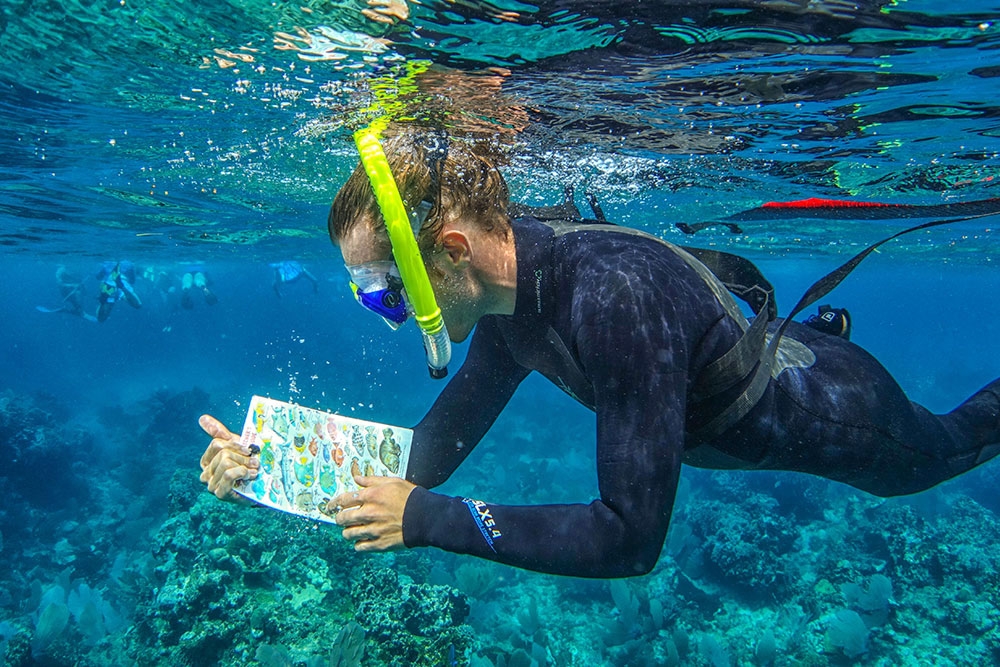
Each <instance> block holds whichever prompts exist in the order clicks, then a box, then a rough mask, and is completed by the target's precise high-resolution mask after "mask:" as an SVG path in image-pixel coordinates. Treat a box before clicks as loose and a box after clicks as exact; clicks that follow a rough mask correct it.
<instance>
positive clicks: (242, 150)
mask: <svg viewBox="0 0 1000 667" xmlns="http://www.w3.org/2000/svg"><path fill="white" fill-rule="evenodd" d="M621 4H622V3H605V2H599V1H595V2H590V3H568V2H562V1H553V2H549V3H539V4H538V5H537V6H536V5H529V4H527V3H522V2H516V1H513V0H502V1H498V2H491V3H486V2H455V3H453V2H445V1H443V0H441V1H437V0H428V1H426V2H424V3H423V4H413V3H411V4H410V5H409V6H408V7H407V10H408V16H407V18H406V19H405V20H396V21H395V22H393V23H391V24H386V25H383V24H381V23H378V22H375V21H372V20H371V19H369V18H366V17H365V16H364V15H363V14H362V13H361V10H363V9H366V8H367V5H365V4H364V3H363V2H338V3H329V2H318V1H311V0H310V1H309V2H304V3H296V4H294V5H293V4H285V3H265V2H259V1H257V0H239V1H237V0H228V1H227V2H222V3H215V4H213V5H211V6H208V5H203V4H201V3H197V4H195V5H191V6H189V5H188V4H185V3H181V2H173V1H171V2H163V1H162V0H161V1H157V2H151V1H148V0H147V1H135V2H132V1H130V0H124V1H121V2H102V3H93V2H84V1H82V0H69V1H64V2H58V3H56V2H52V1H45V0H36V1H33V2H17V3H15V2H0V54H2V55H0V58H2V60H3V63H4V65H5V67H3V68H2V69H0V91H2V94H0V119H2V124H3V127H4V128H5V130H6V131H5V132H4V133H2V134H0V157H2V159H0V256H2V261H3V268H4V270H5V272H6V275H7V283H6V284H7V285H8V289H6V290H4V292H3V296H2V297H0V322H2V323H3V324H2V329H0V332H2V333H0V337H2V340H3V343H4V344H3V347H2V349H3V350H4V353H3V354H2V355H0V453H2V454H3V460H4V461H5V463H4V464H3V465H0V492H2V497H3V499H4V500H3V503H2V504H0V563H2V564H3V566H4V567H2V568H0V664H11V665H28V664H47V665H63V664H80V665H112V664H113V665H119V664H121V665H128V664H136V665H147V664H164V665H214V664H225V665H254V664H264V665H327V664H330V665H345V664H364V665H379V664H394V665H435V666H436V665H442V664H444V665H451V664H462V665H465V664H469V665H475V666H477V667H482V666H484V665H532V664H538V665H645V664H648V665H674V664H685V665H767V664H775V665H800V664H808V665H826V664H830V665H843V664H879V665H917V664H921V665H923V664H959V665H962V664H977V665H981V664H1000V629H998V626H997V624H998V622H1000V592H998V588H997V581H998V576H1000V573H998V567H997V565H996V553H997V545H998V544H1000V519H998V515H997V513H998V512H1000V502H998V500H997V496H996V488H997V485H998V482H1000V480H998V477H1000V465H998V464H996V463H993V464H987V465H986V466H983V467H982V468H980V469H978V470H976V471H974V472H972V473H970V474H968V475H966V476H964V477H962V478H961V479H958V480H954V481H952V482H949V483H946V484H944V485H942V486H940V487H938V488H936V489H933V490H931V491H928V492H925V493H922V494H918V495H916V496H912V497H907V498H901V499H894V500H891V501H885V500H881V499H878V498H875V497H872V496H869V495H866V494H864V493H861V492H857V491H854V490H851V489H849V488H848V487H844V486H842V485H838V484H834V483H831V482H826V481H823V480H819V479H816V478H812V477H807V476H803V475H794V474H777V473H737V472H712V471H704V470H696V469H693V468H686V469H685V471H684V473H683V476H682V485H681V491H680V493H679V496H678V500H677V502H676V504H675V511H674V519H673V522H672V526H671V532H670V535H669V537H668V541H667V544H666V545H665V547H664V551H663V554H662V556H661V558H660V561H659V563H658V564H657V567H656V569H655V570H654V571H653V572H652V573H651V574H649V575H646V576H644V577H641V578H635V579H630V580H623V581H613V582H607V581H590V580H580V579H572V578H562V577H552V576H545V575H539V574H533V573H526V572H522V571H518V570H515V569H512V568H507V567H504V566H499V565H494V564H491V563H487V562H482V561H478V560H475V559H472V558H469V557H462V556H455V555H452V554H445V553H440V552H434V551H430V550H413V551H406V552H398V553H394V554H384V555H377V556H360V555H357V554H354V553H353V552H352V551H351V550H350V548H349V547H348V545H347V544H346V543H344V542H343V540H341V538H340V537H339V535H338V532H339V531H338V530H336V529H331V528H329V527H317V526H315V525H313V524H311V523H308V522H304V521H299V520H296V519H293V518H290V517H286V516H283V515H279V514H277V513H272V512H265V511H264V510H257V511H251V510H246V509H242V508H237V507H233V506H230V505H227V504H224V503H221V502H219V501H217V500H216V499H214V498H213V497H212V496H210V495H209V494H207V493H205V492H204V491H203V490H202V488H201V487H200V486H199V484H198V481H197V475H198V472H199V468H198V460H199V457H200V455H201V453H202V451H203V450H204V448H205V445H206V444H207V442H206V438H205V437H204V435H203V434H202V433H201V431H200V429H199V428H198V425H197V418H198V416H199V415H200V414H202V413H205V412H209V413H212V414H215V415H217V416H218V417H219V418H221V419H223V420H224V421H226V422H227V423H230V424H234V425H235V424H239V423H240V422H241V420H242V418H243V415H244V413H245V410H246V405H247V401H248V399H249V398H250V396H251V395H253V394H255V393H256V394H265V395H270V396H272V397H275V398H279V399H282V400H292V401H295V402H298V403H301V404H304V405H309V406H313V407H319V408H323V409H329V410H333V411H337V412H340V413H343V414H349V415H352V416H358V417H362V418H367V419H373V420H378V421H384V422H389V423H394V424H402V425H412V424H414V423H416V422H417V421H418V420H419V419H420V418H421V417H422V415H423V414H424V413H425V411H426V410H427V409H428V408H429V407H430V405H431V404H432V403H433V401H434V398H435V396H436V395H437V393H438V392H439V391H440V389H441V386H442V385H441V383H439V382H435V381H433V380H431V379H429V378H428V377H427V373H426V369H425V367H424V362H423V353H422V350H421V347H420V340H419V336H417V334H416V332H415V331H414V330H413V329H412V327H408V328H404V329H403V330H401V331H399V332H396V333H395V334H393V333H391V332H390V331H389V330H388V329H386V328H385V326H384V325H383V324H382V323H380V322H378V321H376V320H374V318H371V317H366V316H365V315H364V313H363V312H362V311H361V310H360V309H359V308H358V307H357V305H356V304H354V303H353V299H352V297H351V293H350V291H349V289H348V288H347V284H346V278H347V276H346V272H345V271H344V269H343V266H342V264H341V262H340V258H339V253H338V252H337V251H336V250H335V249H334V248H333V247H332V246H331V245H330V243H329V240H328V239H327V238H326V232H325V225H324V223H325V216H326V210H327V206H328V204H329V202H330V201H331V199H332V198H333V196H334V194H335V193H336V191H337V189H338V188H339V186H340V184H342V183H343V181H344V180H345V179H346V177H347V176H348V175H349V174H350V172H351V170H352V169H353V168H354V167H355V165H356V163H357V158H356V154H355V153H354V149H353V144H352V143H351V141H350V131H351V130H352V129H354V128H355V127H357V126H358V125H359V124H361V123H363V120H364V119H365V118H366V116H365V115H364V109H365V108H366V107H368V106H369V105H370V104H371V103H372V101H373V99H375V97H376V92H377V91H378V90H380V88H379V87H380V86H382V87H384V86H386V85H387V82H397V83H398V81H399V80H401V79H403V78H404V77H405V76H406V71H407V70H406V64H407V63H413V62H416V61H418V60H428V61H431V62H433V63H434V66H433V67H432V69H431V70H430V72H429V73H427V74H425V75H423V76H422V78H418V81H419V82H420V88H419V90H418V92H417V93H415V94H407V93H405V92H404V93H403V94H401V95H400V98H399V99H401V100H402V101H403V102H404V107H405V110H406V113H407V114H408V115H411V116H413V117H415V118H417V120H418V122H420V123H424V124H429V125H435V126H445V127H447V128H449V130H450V131H452V132H454V133H455V134H456V135H460V136H461V135H464V136H470V137H478V138H487V139H492V140H494V141H496V142H497V143H499V144H501V145H503V146H505V147H506V148H507V150H508V151H509V153H510V155H511V159H510V164H509V165H508V166H507V167H506V169H505V173H506V175H507V176H508V178H509V181H510V183H511V189H512V194H513V197H514V199H515V200H517V201H520V202H524V203H528V204H534V205H542V204H553V203H556V202H558V201H559V200H560V198H561V197H562V193H563V190H564V188H565V187H567V186H573V187H575V193H576V203H577V204H578V205H579V206H580V207H581V209H583V210H586V206H587V204H586V201H585V199H584V193H585V192H592V193H593V194H594V195H595V196H596V197H597V199H598V201H600V203H601V205H602V207H603V209H604V211H605V213H606V214H607V216H608V218H609V219H611V220H615V221H618V222H621V223H623V224H628V225H631V226H634V227H637V228H641V229H644V230H646V231H650V232H653V233H656V234H658V235H661V236H663V237H664V238H667V239H669V240H671V241H674V242H677V243H686V244H691V245H696V246H700V247H711V248H716V249H722V250H727V251H730V252H736V253H738V254H742V255H744V256H746V257H748V258H750V259H752V260H754V261H755V262H756V263H757V264H758V265H759V266H760V267H761V269H762V270H763V271H764V273H765V274H766V275H767V276H768V277H769V278H770V279H771V280H772V282H774V284H775V285H776V288H777V294H778V300H779V308H780V310H781V313H782V314H785V313H787V312H788V310H789V308H790V307H791V305H792V304H793V303H794V301H795V300H796V299H797V298H798V297H799V295H800V294H801V293H802V292H803V291H804V290H805V289H806V288H807V287H808V286H809V285H810V284H811V283H812V281H813V280H815V279H816V278H818V277H819V276H821V275H823V274H824V273H826V272H827V271H829V270H832V269H833V268H835V267H836V266H837V265H839V264H840V263H842V262H844V261H846V260H847V259H848V258H849V257H850V256H851V255H852V254H853V253H855V252H858V251H859V250H861V249H862V248H863V247H864V246H865V245H867V244H868V243H872V242H874V241H876V240H878V239H880V238H882V237H884V236H887V235H889V234H891V233H893V232H895V231H898V230H900V229H902V228H904V227H906V226H909V225H912V224H916V223H918V222H924V221H926V219H927V218H925V217H920V216H919V215H918V216H917V217H909V218H905V219H883V220H866V219H864V218H862V217H859V218H858V219H836V220H833V219H824V218H820V219H774V220H765V221H756V222H745V223H740V226H741V228H742V230H741V232H740V233H735V234H734V233H730V232H728V231H727V230H726V229H725V228H723V227H713V228H709V229H705V230H702V231H700V232H698V233H697V234H696V235H693V236H686V235H684V234H682V233H681V232H680V231H679V230H678V229H677V228H676V227H675V223H678V222H687V223H695V222H702V221H711V220H719V219H723V218H725V217H726V216H730V215H734V214H737V213H739V212H741V211H745V210H750V209H753V208H755V207H757V206H760V205H761V204H762V203H764V202H767V201H774V200H777V201H788V200H796V199H801V198H806V197H825V198H836V199H844V200H853V201H878V202H886V203H903V204H912V205H917V206H936V205H941V204H949V203H960V202H971V201H983V200H989V199H991V198H996V197H998V196H1000V195H998V190H997V183H998V182H1000V157H998V156H1000V121H998V119H1000V108H998V107H997V106H996V99H997V98H998V93H1000V85H998V83H997V81H998V80H1000V79H998V77H1000V66H998V62H997V58H996V55H995V54H996V53H997V49H998V48H1000V25H998V24H997V17H998V16H1000V5H997V4H995V3H993V4H991V3H988V2H986V3H984V2H952V3H948V4H947V6H941V3H934V2H929V1H926V2H919V1H918V2H914V1H910V0H906V1H894V2H885V3H860V4H855V3H845V2H839V1H837V0H832V1H830V0H827V1H821V2H814V3H808V4H805V3H803V4H799V3H783V2H773V3H756V2H739V1H736V0H734V1H732V2H706V3H687V2H678V3H670V2H664V3H634V6H631V7H629V6H626V7H622V6H618V5H621ZM998 224H1000V222H998V218H997V217H995V216H994V217H985V218H979V219H975V220H969V221H965V222H959V223H956V224H954V225H951V226H947V227H939V228H935V229H931V230H927V231H923V232H918V233H916V234H913V235H910V236H907V237H904V238H902V239H899V240H897V241H895V242H892V243H890V244H888V245H886V246H884V247H883V248H882V249H881V250H880V251H879V252H878V253H876V254H874V255H872V256H871V257H870V258H869V259H867V260H866V261H865V263H863V264H862V265H861V267H860V268H858V269H857V270H856V271H855V272H854V273H853V274H852V275H851V276H850V277H849V278H848V279H847V281H845V282H844V283H843V284H842V285H841V286H840V287H838V288H837V289H836V290H835V291H834V292H833V293H832V294H831V295H830V296H829V297H828V298H827V300H828V301H830V302H831V303H834V304H836V305H840V306H845V307H848V308H849V309H850V311H851V313H852V315H853V317H854V334H853V338H852V340H853V341H854V342H857V343H858V344H860V345H862V346H863V347H865V348H866V349H867V350H869V351H870V352H872V354H874V355H875V356H876V357H877V358H878V359H879V360H880V361H881V362H882V363H883V364H884V365H885V366H886V367H887V368H888V369H889V370H890V371H891V372H892V373H893V375H894V376H895V377H896V378H897V379H898V380H899V382H900V384H901V385H902V386H903V387H904V389H906V391H907V392H908V394H909V396H910V397H911V399H913V400H915V401H918V402H920V403H922V404H924V405H926V406H927V407H929V408H931V409H933V410H935V411H947V410H950V409H951V408H953V407H954V406H955V405H957V404H958V403H959V402H960V401H961V400H963V399H964V398H966V397H967V396H968V395H970V394H971V393H972V392H974V391H975V390H976V389H978V388H979V387H981V386H982V385H984V384H985V383H986V382H988V381H990V380H992V379H994V378H995V377H997V376H998V375H1000V361H998V355H997V353H996V341H998V340H1000V315H998V314H997V310H996V304H997V299H996V295H997V294H998V293H1000V272H998V270H997V264H998V258H1000V242H998V238H1000V236H998V234H997V232H996V227H997V225H998ZM123 260H128V261H131V262H133V263H134V264H135V265H136V267H137V270H138V271H137V272H138V277H137V280H136V290H137V293H138V294H139V295H140V297H141V299H142V308H141V309H135V308H132V307H130V306H129V304H128V303H125V302H121V303H118V304H117V305H116V307H115V308H114V310H113V312H112V313H111V315H110V317H109V318H108V320H107V321H105V322H102V323H96V322H92V321H88V320H87V319H85V318H82V317H77V316H74V315H71V314H67V313H63V312H57V313H52V312H41V311H40V310H39V309H38V308H37V307H38V306H41V307H42V308H45V309H59V308H61V307H63V306H65V305H66V303H67V302H66V301H65V300H64V296H65V295H64V293H63V291H61V290H60V284H59V281H58V279H57V275H62V276H64V277H67V276H75V277H76V279H77V281H74V282H73V284H76V283H77V282H78V283H79V284H80V285H81V289H82V294H83V299H82V304H83V308H84V310H85V312H87V313H93V312H94V309H95V307H96V303H97V301H96V295H97V290H98V280H97V278H96V276H97V274H98V271H99V269H100V266H101V264H102V262H105V261H113V262H117V261H123ZM285 260H296V261H300V262H302V264H303V265H304V266H306V267H307V268H308V269H309V270H310V272H311V273H312V274H313V275H314V276H315V277H316V279H317V283H316V286H315V288H314V287H313V285H312V284H311V283H308V282H301V281H300V282H298V283H295V284H291V285H287V286H284V287H283V288H282V290H281V294H280V296H279V295H278V294H276V293H275V291H274V289H273V288H272V281H273V270H272V268H271V267H270V265H271V264H272V263H275V262H280V261H285ZM195 268H197V269H201V270H202V271H203V272H204V273H205V275H206V276H207V278H208V281H209V282H208V286H209V288H210V289H211V290H212V292H213V293H214V294H215V295H216V297H217V299H218V302H217V303H215V304H209V303H207V302H206V301H205V300H204V299H203V298H202V295H200V294H197V293H195V294H194V299H193V301H192V303H191V304H190V305H191V307H190V308H185V307H184V305H183V303H182V299H181V291H180V288H181V284H182V283H181V281H182V277H183V275H184V273H185V272H188V271H190V270H192V269H195ZM464 352H465V350H464V346H458V347H457V349H456V361H455V363H454V367H455V368H457V366H458V364H459V363H460V361H461V359H462V356H463V355H464ZM594 446H595V442H594V418H593V415H592V414H591V413H589V412H587V411H586V410H584V409H583V408H581V407H580V406H578V405H577V404H576V403H575V402H574V401H572V400H570V399H569V398H568V397H566V396H565V395H564V394H562V393H561V392H560V391H559V390H558V389H556V388H555V387H552V386H551V385H549V384H548V383H546V382H545V381H544V380H542V379H541V378H539V377H537V376H534V377H531V378H529V380H528V381H527V382H525V384H524V385H523V386H522V387H521V388H520V390H519V392H518V394H517V395H516V396H515V398H514V399H513V401H512V402H511V404H510V405H509V406H508V407H507V409H506V410H505V412H504V414H503V415H502V416H501V417H500V419H499V420H498V421H497V423H496V424H495V426H494V427H493V429H492V430H491V431H490V432H489V434H488V435H487V436H486V438H485V439H484V440H483V442H482V443H481V444H480V445H479V446H478V447H477V448H476V451H475V452H474V453H473V454H472V455H471V456H470V458H469V460H468V461H467V462H466V463H465V464H464V465H463V466H462V468H461V469H460V470H459V471H458V472H457V473H456V474H455V476H454V477H453V478H452V479H450V480H449V481H448V482H447V484H446V485H445V486H443V487H442V488H441V489H440V490H441V491H442V492H444V493H447V494H450V495H461V496H472V497H476V498H483V499H486V500H489V501H491V502H497V503H526V504H535V503H566V502H571V503H578V502H579V503H586V502H590V501H591V500H592V499H593V498H595V497H596V496H597V484H596V474H595V471H594V466H595V464H594ZM580 539H581V540H583V539H586V536H585V535H581V536H580ZM567 546H568V548H571V546H572V545H567Z"/></svg>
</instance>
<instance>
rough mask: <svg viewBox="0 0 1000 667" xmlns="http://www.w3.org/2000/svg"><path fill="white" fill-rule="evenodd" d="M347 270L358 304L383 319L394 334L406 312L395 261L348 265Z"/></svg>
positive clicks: (406, 314)
mask: <svg viewBox="0 0 1000 667" xmlns="http://www.w3.org/2000/svg"><path fill="white" fill-rule="evenodd" d="M347 271H348V273H350V274H351V291H352V292H354V298H355V299H356V300H357V302H358V303H360V304H361V305H362V306H364V307H365V308H367V309H368V310H370V311H372V312H373V313H375V314H376V315H378V316H379V317H381V318H382V319H383V320H385V323H386V324H388V325H389V326H390V327H391V328H392V329H393V330H394V331H395V330H396V329H398V328H399V327H400V326H401V325H402V324H403V323H404V322H406V318H407V317H409V315H410V313H409V308H408V306H407V303H406V298H405V293H404V291H403V279H402V278H401V277H400V275H399V268H398V267H397V266H396V263H395V262H393V261H391V260H383V261H377V262H365V263H364V264H356V265H354V266H348V267H347Z"/></svg>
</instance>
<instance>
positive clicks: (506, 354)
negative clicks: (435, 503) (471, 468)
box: [406, 319, 529, 488]
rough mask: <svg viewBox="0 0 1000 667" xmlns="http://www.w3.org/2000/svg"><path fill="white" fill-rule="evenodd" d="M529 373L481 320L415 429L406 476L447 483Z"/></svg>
mask: <svg viewBox="0 0 1000 667" xmlns="http://www.w3.org/2000/svg"><path fill="white" fill-rule="evenodd" d="M528 373H529V371H528V370H527V369H525V368H524V367H522V366H520V365H518V364H517V363H516V362H515V361H514V358H513V357H512V356H511V354H510V350H509V349H508V348H507V345H506V343H505V342H504V340H503V337H502V336H501V334H500V332H499V331H498V330H497V327H496V324H495V322H493V321H492V320H491V319H484V320H482V321H481V322H480V323H479V325H478V326H477V327H476V332H475V334H473V337H472V342H471V344H470V345H469V353H468V355H466V357H465V363H463V364H462V367H461V368H460V369H459V370H458V372H457V373H456V374H455V377H453V378H452V379H451V381H449V382H448V385H447V386H446V387H445V388H444V391H442V392H441V395H440V396H439V397H438V399H437V400H436V401H435V402H434V405H433V406H431V409H430V410H429V411H428V413H427V415H426V416H425V417H424V418H423V420H422V421H421V422H420V423H419V424H418V425H417V426H416V427H414V429H413V446H412V448H411V450H410V461H409V463H408V465H407V469H406V478H407V479H408V480H410V481H411V482H413V483H414V484H418V485H420V486H425V487H428V488H433V487H435V486H437V485H439V484H442V483H444V482H445V480H447V479H448V477H450V476H451V473H453V472H454V471H455V468H457V467H458V466H459V465H460V464H461V463H462V461H464V460H465V457H467V456H468V455H469V453H470V452H471V451H472V449H473V448H474V447H475V446H476V445H477V444H479V441H480V440H481V439H482V437H483V435H485V434H486V432H487V431H488V430H489V428H490V426H492V425H493V422H494V421H496V418H497V416H498V415H499V414H500V412H501V411H502V410H503V409H504V407H505V406H506V405H507V402H508V401H509V400H510V397H511V396H513V394H514V390H516V389H517V386H518V385H519V384H520V383H521V381H522V380H524V378H525V377H527V375H528Z"/></svg>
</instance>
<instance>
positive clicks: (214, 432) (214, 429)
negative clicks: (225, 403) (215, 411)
mask: <svg viewBox="0 0 1000 667" xmlns="http://www.w3.org/2000/svg"><path fill="white" fill-rule="evenodd" d="M198 425H199V426H201V430H203V431H204V432H205V433H207V434H209V435H210V436H212V437H213V438H219V439H220V440H229V441H234V440H236V441H238V440H239V438H238V437H236V436H235V435H233V433H232V432H231V431H230V430H229V429H228V428H226V427H225V426H224V425H223V424H222V422H220V421H219V420H218V419H216V418H215V417H213V416H212V415H202V416H201V417H199V418H198Z"/></svg>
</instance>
